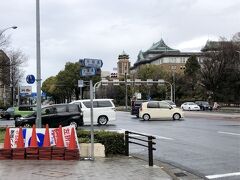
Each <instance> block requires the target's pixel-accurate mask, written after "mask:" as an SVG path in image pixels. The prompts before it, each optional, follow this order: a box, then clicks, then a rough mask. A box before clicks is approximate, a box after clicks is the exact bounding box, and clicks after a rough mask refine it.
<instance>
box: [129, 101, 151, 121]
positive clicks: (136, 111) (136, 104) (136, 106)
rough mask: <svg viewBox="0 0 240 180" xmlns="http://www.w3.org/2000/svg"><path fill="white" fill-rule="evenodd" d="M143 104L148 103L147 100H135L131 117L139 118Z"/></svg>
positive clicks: (132, 104)
mask: <svg viewBox="0 0 240 180" xmlns="http://www.w3.org/2000/svg"><path fill="white" fill-rule="evenodd" d="M143 102H147V100H133V101H132V103H131V115H136V116H137V118H138V117H139V115H138V114H139V108H140V106H141V104H142V103H143Z"/></svg>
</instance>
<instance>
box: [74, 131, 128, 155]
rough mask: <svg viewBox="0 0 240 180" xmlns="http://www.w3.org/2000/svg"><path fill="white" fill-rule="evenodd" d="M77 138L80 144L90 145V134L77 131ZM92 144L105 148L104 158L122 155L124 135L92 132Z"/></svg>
mask: <svg viewBox="0 0 240 180" xmlns="http://www.w3.org/2000/svg"><path fill="white" fill-rule="evenodd" d="M77 136H78V138H79V142H80V143H90V140H91V132H90V131H86V130H78V131H77ZM94 142H95V143H101V144H103V145H104V146H105V154H106V156H109V155H113V154H124V152H125V148H124V134H122V133H117V132H110V131H94Z"/></svg>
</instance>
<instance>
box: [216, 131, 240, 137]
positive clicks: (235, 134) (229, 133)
mask: <svg viewBox="0 0 240 180" xmlns="http://www.w3.org/2000/svg"><path fill="white" fill-rule="evenodd" d="M218 133H220V134H228V135H234V136H240V134H237V133H231V132H223V131H218Z"/></svg>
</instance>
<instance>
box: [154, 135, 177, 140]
mask: <svg viewBox="0 0 240 180" xmlns="http://www.w3.org/2000/svg"><path fill="white" fill-rule="evenodd" d="M153 136H154V137H156V138H157V139H166V140H174V139H173V138H169V137H164V136H158V135H153Z"/></svg>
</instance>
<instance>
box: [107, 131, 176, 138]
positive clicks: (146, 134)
mask: <svg viewBox="0 0 240 180" xmlns="http://www.w3.org/2000/svg"><path fill="white" fill-rule="evenodd" d="M109 131H117V132H118V133H124V132H125V131H126V129H119V130H109ZM138 133H140V132H138ZM140 134H146V133H140ZM146 135H147V134H146ZM132 136H135V137H138V136H139V135H135V134H134V135H132ZM151 136H154V137H156V138H157V139H165V140H174V139H173V138H170V137H164V136H158V135H151Z"/></svg>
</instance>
